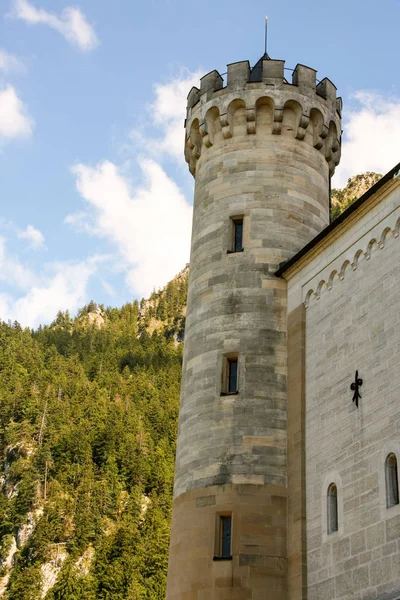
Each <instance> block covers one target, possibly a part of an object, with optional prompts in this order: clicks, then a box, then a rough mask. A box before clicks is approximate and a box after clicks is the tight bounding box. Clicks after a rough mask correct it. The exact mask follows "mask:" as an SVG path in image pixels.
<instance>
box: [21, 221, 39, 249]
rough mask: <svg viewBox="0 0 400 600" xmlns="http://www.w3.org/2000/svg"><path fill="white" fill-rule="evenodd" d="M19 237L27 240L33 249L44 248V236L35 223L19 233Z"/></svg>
mask: <svg viewBox="0 0 400 600" xmlns="http://www.w3.org/2000/svg"><path fill="white" fill-rule="evenodd" d="M18 237H19V238H21V239H23V240H27V241H28V242H29V245H30V247H31V248H32V249H33V250H39V249H41V248H44V237H43V234H42V232H41V231H39V229H36V227H34V226H33V225H28V226H27V227H26V229H24V231H20V232H19V233H18Z"/></svg>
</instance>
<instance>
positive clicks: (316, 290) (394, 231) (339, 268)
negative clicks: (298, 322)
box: [303, 218, 400, 308]
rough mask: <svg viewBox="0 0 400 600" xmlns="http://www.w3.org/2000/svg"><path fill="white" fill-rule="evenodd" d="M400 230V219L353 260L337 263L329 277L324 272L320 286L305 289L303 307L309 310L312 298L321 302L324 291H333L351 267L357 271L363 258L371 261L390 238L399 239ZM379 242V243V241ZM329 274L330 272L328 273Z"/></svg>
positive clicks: (355, 255)
mask: <svg viewBox="0 0 400 600" xmlns="http://www.w3.org/2000/svg"><path fill="white" fill-rule="evenodd" d="M399 229H400V218H398V219H397V221H396V225H395V226H394V227H389V226H386V227H384V229H383V230H382V233H381V234H380V236H376V237H375V236H374V237H372V238H371V239H370V240H369V241H368V244H367V246H366V247H365V248H357V250H356V252H354V255H353V258H352V260H351V259H350V258H349V257H348V256H347V257H346V259H345V260H343V262H342V263H340V261H339V260H338V261H337V262H336V265H335V267H334V268H333V269H332V271H331V272H330V274H329V276H328V275H327V272H326V271H324V273H325V274H324V275H322V273H321V279H320V280H319V281H318V284H316V283H315V280H314V281H313V283H311V282H310V288H309V289H307V288H303V298H304V300H303V305H304V307H305V308H308V306H309V304H310V301H311V298H315V299H316V300H319V298H320V297H321V293H322V290H323V289H324V288H326V289H327V290H331V289H332V288H333V286H334V283H335V281H336V280H337V279H339V280H340V281H343V280H344V278H345V276H346V274H347V272H348V271H349V267H351V269H350V271H356V270H357V267H358V264H359V262H360V260H361V259H362V257H364V259H365V260H369V259H370V258H371V256H372V250H373V248H380V249H381V250H383V249H384V248H385V245H386V241H387V239H388V237H390V236H393V238H397V237H399ZM378 240H379V241H378ZM328 272H329V271H328Z"/></svg>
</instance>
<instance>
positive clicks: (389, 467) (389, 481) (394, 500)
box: [385, 454, 399, 508]
mask: <svg viewBox="0 0 400 600" xmlns="http://www.w3.org/2000/svg"><path fill="white" fill-rule="evenodd" d="M385 466H386V469H385V471H386V473H385V476H386V506H387V508H390V507H391V506H395V505H396V504H399V479H398V473H397V458H396V456H395V455H394V454H389V456H388V457H387V458H386V465H385Z"/></svg>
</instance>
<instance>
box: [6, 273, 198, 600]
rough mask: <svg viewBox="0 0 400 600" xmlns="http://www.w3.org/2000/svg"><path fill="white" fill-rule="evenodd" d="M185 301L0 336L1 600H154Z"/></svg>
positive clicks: (166, 513)
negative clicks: (41, 599) (2, 599)
mask: <svg viewBox="0 0 400 600" xmlns="http://www.w3.org/2000/svg"><path fill="white" fill-rule="evenodd" d="M186 289H187V269H185V270H184V271H183V272H182V273H181V274H179V275H178V276H177V277H176V278H175V279H174V280H173V281H172V282H170V283H169V284H168V285H167V286H166V288H164V289H163V290H162V291H161V292H158V293H154V294H153V295H152V296H151V298H150V299H149V300H147V301H142V303H141V304H139V303H137V302H133V303H128V304H126V305H125V306H123V307H122V308H121V309H115V308H104V307H103V306H97V305H95V304H94V303H90V304H89V305H88V306H86V307H84V308H83V309H82V310H81V311H80V312H79V314H78V315H77V316H76V317H75V318H73V319H72V318H70V316H69V315H68V313H59V314H58V315H57V318H56V319H55V321H54V322H53V323H52V324H51V325H50V326H46V327H41V328H39V330H38V331H35V332H32V331H30V330H28V329H25V330H24V329H22V328H21V327H20V326H19V325H18V324H17V323H14V324H5V323H0V407H1V408H0V411H1V413H0V436H1V438H0V443H1V471H0V476H1V480H0V485H1V492H2V493H1V494H0V536H1V538H0V539H1V550H0V561H1V563H0V566H1V572H0V597H3V598H5V599H7V600H38V599H40V598H45V599H46V600H95V599H96V600H101V599H104V600H106V599H107V600H111V599H112V600H139V599H140V600H142V599H149V600H150V599H151V600H161V599H163V598H164V597H165V579H166V567H167V558H168V542H169V521H170V507H171V493H172V484H173V470H174V454H175V437H176V428H177V416H178V407H179V387H180V376H181V357H182V344H181V343H180V341H181V340H182V337H183V328H184V314H185V305H186Z"/></svg>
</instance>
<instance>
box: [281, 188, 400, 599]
mask: <svg viewBox="0 0 400 600" xmlns="http://www.w3.org/2000/svg"><path fill="white" fill-rule="evenodd" d="M399 229H400V182H399V180H398V179H397V180H396V179H392V180H391V181H390V182H389V183H387V184H385V186H384V187H383V188H382V189H381V190H379V192H377V193H376V194H375V195H373V196H371V197H370V198H369V200H368V201H367V202H366V203H365V204H363V205H361V206H360V207H359V209H357V211H355V212H354V213H353V214H351V215H349V217H348V218H347V219H346V220H345V221H344V222H343V223H342V225H340V226H339V227H337V228H336V229H334V230H333V231H332V232H331V233H330V234H329V235H328V236H327V237H326V238H325V239H324V240H323V241H321V243H320V244H319V245H317V246H315V247H314V248H313V249H312V250H311V251H310V253H309V254H308V255H306V257H305V258H303V259H300V260H299V262H298V263H297V264H295V265H294V266H293V267H292V268H291V270H289V271H288V273H286V274H285V278H286V279H287V280H288V310H289V322H293V324H294V326H293V328H292V331H289V343H290V339H291V338H293V341H292V344H295V343H296V340H295V336H296V335H297V336H299V331H300V330H301V319H302V317H301V312H303V313H304V318H305V326H304V327H305V329H304V332H305V333H304V337H303V341H302V340H301V339H300V341H298V343H300V345H301V344H303V345H304V346H305V351H304V359H305V381H304V382H303V383H302V380H301V378H300V379H298V380H297V383H298V384H299V385H300V387H298V388H297V389H296V387H294V388H293V389H292V394H291V393H290V391H289V400H288V402H289V406H290V404H291V403H292V406H294V407H297V411H298V412H299V413H301V406H302V392H305V418H304V426H302V425H301V418H300V419H298V420H297V426H298V437H297V438H296V439H297V442H298V443H299V448H300V455H302V454H301V453H303V455H304V457H305V505H304V507H305V511H304V508H303V510H302V508H301V506H302V505H301V502H300V503H299V499H300V500H301V494H300V495H299V493H297V496H296V490H294V492H293V491H292V496H293V497H294V498H295V499H296V497H297V506H298V508H299V511H300V512H299V514H300V516H301V518H303V519H304V517H305V518H306V527H305V529H306V536H305V543H304V545H303V551H304V554H305V555H306V563H307V565H306V567H307V568H306V570H307V597H308V600H317V599H318V600H324V599H326V600H328V599H329V600H332V599H341V598H343V599H346V600H353V599H354V600H356V599H361V598H362V599H363V600H370V599H371V600H372V599H377V598H382V599H385V600H386V599H387V600H389V599H397V598H399V597H400V505H399V504H395V505H393V506H391V507H387V492H386V490H387V481H386V477H385V461H386V458H387V456H388V455H389V454H391V453H393V454H395V455H396V457H397V461H398V464H400V401H399V400H400V236H399ZM296 315H297V317H296ZM296 322H297V326H295V325H296ZM299 323H300V326H299ZM299 327H300V329H299ZM300 338H301V335H300ZM293 356H294V362H293V364H292V366H293V368H296V362H297V363H299V360H300V362H301V352H300V354H299V353H297V355H296V353H294V354H293ZM290 369H291V364H290V357H289V373H290ZM356 370H358V377H359V378H361V379H362V381H363V383H362V386H361V387H360V393H361V398H360V399H359V405H358V408H357V406H356V405H355V402H353V401H352V397H353V393H354V392H353V391H352V390H351V389H350V385H351V383H352V382H353V381H354V380H355V372H356ZM300 467H301V465H300ZM331 484H335V486H336V489H337V505H338V527H337V531H332V532H331V533H328V527H329V524H328V505H327V493H328V488H329V486H330V485H331ZM290 493H291V492H290V489H289V495H290Z"/></svg>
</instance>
